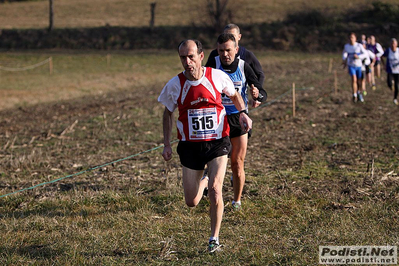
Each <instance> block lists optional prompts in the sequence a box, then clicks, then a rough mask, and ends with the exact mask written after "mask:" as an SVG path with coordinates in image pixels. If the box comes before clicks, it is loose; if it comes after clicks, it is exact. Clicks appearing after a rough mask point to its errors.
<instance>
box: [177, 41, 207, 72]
mask: <svg viewBox="0 0 399 266" xmlns="http://www.w3.org/2000/svg"><path fill="white" fill-rule="evenodd" d="M179 56H180V61H181V63H182V65H183V68H184V70H185V71H186V74H187V75H189V78H193V79H199V78H200V76H199V75H200V74H201V64H202V60H203V59H204V53H203V52H201V53H200V54H198V50H197V45H196V44H195V42H193V41H188V42H187V43H186V45H183V46H181V47H180V48H179Z"/></svg>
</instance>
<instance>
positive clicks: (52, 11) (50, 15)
mask: <svg viewBox="0 0 399 266" xmlns="http://www.w3.org/2000/svg"><path fill="white" fill-rule="evenodd" d="M49 20H50V22H49V26H48V31H52V29H53V25H54V24H53V22H54V21H53V20H54V9H53V0H50V8H49Z"/></svg>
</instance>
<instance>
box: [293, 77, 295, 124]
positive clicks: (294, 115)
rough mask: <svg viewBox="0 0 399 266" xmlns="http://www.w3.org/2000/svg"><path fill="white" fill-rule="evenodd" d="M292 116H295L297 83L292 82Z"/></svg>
mask: <svg viewBox="0 0 399 266" xmlns="http://www.w3.org/2000/svg"><path fill="white" fill-rule="evenodd" d="M292 117H295V83H292Z"/></svg>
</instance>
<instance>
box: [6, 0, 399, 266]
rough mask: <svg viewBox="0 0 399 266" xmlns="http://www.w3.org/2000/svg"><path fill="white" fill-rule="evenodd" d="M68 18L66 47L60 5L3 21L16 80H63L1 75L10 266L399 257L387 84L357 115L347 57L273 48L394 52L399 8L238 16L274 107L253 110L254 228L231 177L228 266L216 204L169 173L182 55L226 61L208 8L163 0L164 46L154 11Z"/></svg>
mask: <svg viewBox="0 0 399 266" xmlns="http://www.w3.org/2000/svg"><path fill="white" fill-rule="evenodd" d="M55 2H56V3H55V11H56V13H55V15H56V16H55V28H54V30H53V31H51V33H49V32H47V30H45V28H47V27H48V17H47V14H48V1H35V2H33V1H29V2H23V3H22V2H18V3H16V2H14V3H5V4H1V5H0V25H1V28H2V31H1V36H0V44H1V47H2V48H3V50H2V51H1V52H0V65H1V66H6V67H10V68H22V67H24V66H27V65H34V64H36V63H37V62H42V61H44V60H46V59H48V58H49V57H52V60H53V66H54V68H53V73H52V74H51V75H50V73H49V67H48V65H43V66H41V67H37V68H34V69H31V70H28V71H20V72H7V71H1V72H0V80H1V82H0V196H1V198H0V239H1V240H2V241H1V242H0V264H1V265H13V266H14V265H166V264H167V265H318V247H319V245H385V244H389V245H398V243H399V233H398V232H399V228H398V223H397V221H398V218H399V212H398V202H399V201H398V199H399V178H398V174H397V173H398V171H399V163H398V162H399V132H398V129H399V122H398V119H397V117H398V116H399V110H398V108H397V106H395V105H393V103H392V91H391V90H390V89H389V88H386V85H385V83H386V80H385V75H384V74H383V76H382V78H381V79H377V90H376V91H372V90H369V94H368V96H367V97H366V103H365V104H353V103H352V102H351V92H350V82H349V78H348V76H347V72H346V70H344V69H342V67H341V64H340V62H341V60H340V55H339V54H334V53H300V52H292V51H290V52H286V51H272V49H269V48H273V49H282V50H286V49H292V48H294V49H298V50H306V51H317V50H323V49H327V50H334V49H338V50H341V48H342V45H343V43H344V42H345V40H346V32H348V31H351V30H355V31H356V32H359V33H360V32H364V33H366V34H370V33H373V34H375V35H376V36H377V38H378V39H380V40H381V41H382V42H384V40H385V39H384V38H388V37H392V35H394V34H393V33H394V32H395V30H396V28H395V27H396V26H395V23H397V22H395V21H394V19H395V14H396V13H395V12H397V9H396V5H397V2H396V1H382V2H379V3H376V4H372V1H360V0H353V1H350V2H349V1H332V0H331V1H330V0H324V1H319V0H313V1H298V0H276V1H245V5H243V3H244V1H241V0H237V1H234V2H233V1H231V2H230V3H231V4H232V5H231V6H229V7H228V9H229V10H230V11H231V12H230V11H229V12H227V13H226V14H227V15H228V16H227V18H228V19H232V20H231V21H233V22H236V23H238V24H240V26H242V28H243V35H244V37H243V44H244V45H246V46H247V47H251V48H254V49H255V50H254V52H255V53H256V55H257V57H258V58H259V60H260V62H261V64H262V66H263V69H264V71H265V73H266V81H265V84H264V85H265V88H266V90H267V92H268V94H269V100H268V104H266V105H264V106H262V107H261V108H258V109H255V110H251V112H250V115H251V117H252V118H253V120H254V134H253V137H252V138H251V139H250V142H249V148H248V155H247V160H246V173H247V181H246V184H245V190H244V196H243V210H242V211H241V212H233V211H232V209H231V205H230V202H231V200H232V188H231V187H230V185H229V180H228V178H229V176H230V175H231V172H230V170H228V172H227V173H226V180H225V186H224V191H223V193H224V202H225V204H226V205H225V216H224V219H223V225H222V232H221V241H222V243H223V244H224V245H225V248H224V251H223V252H221V253H218V254H214V255H209V254H208V253H207V252H206V251H205V250H206V247H207V240H208V237H209V222H210V221H209V217H208V209H209V201H208V199H207V198H204V199H203V200H202V201H201V203H200V205H199V206H197V207H196V208H193V209H191V208H188V207H187V206H185V204H184V199H183V193H182V184H181V170H180V164H179V161H178V158H177V156H176V153H174V158H173V160H172V161H171V162H168V163H166V162H164V161H163V159H162V158H161V155H160V154H161V149H162V147H161V143H162V128H161V116H162V112H163V107H162V106H161V105H160V104H159V103H158V102H157V96H158V95H159V92H160V90H161V88H162V87H163V86H164V84H165V83H166V82H167V81H168V80H169V79H170V78H171V77H172V76H174V75H176V74H177V73H178V72H179V71H181V64H180V62H179V59H178V56H177V54H176V51H175V42H177V41H180V40H181V38H186V37H195V38H199V39H201V40H202V41H203V42H204V43H205V44H206V45H207V47H208V48H209V49H210V48H211V47H212V46H213V43H214V40H215V36H216V35H217V34H218V32H217V31H216V30H215V25H213V24H212V22H211V21H212V20H211V19H210V18H209V16H208V15H207V14H206V13H201V12H206V8H204V7H203V6H202V3H205V2H203V1H197V2H195V1H194V2H190V5H187V1H181V0H177V1H167V0H160V1H157V3H158V4H157V9H156V10H157V11H156V12H157V13H156V14H157V17H156V20H155V27H154V28H153V29H152V30H151V29H150V28H149V27H148V24H149V3H148V2H147V1H144V0H143V1H139V0H136V1H127V0H107V1H98V0H87V1H78V0H57V1H55ZM234 3H237V6H238V7H239V8H235V6H234ZM200 5H201V6H200ZM204 6H205V4H204ZM243 6H245V8H242V7H243ZM287 7H289V9H288V8H287ZM380 10H381V11H380ZM233 11H234V12H233ZM370 12H371V13H372V14H373V16H374V15H375V17H376V19H373V20H372V21H369V20H368V17H369V15H370ZM176 14H178V15H176ZM381 14H382V15H381ZM392 14H393V16H392V20H391V19H390V20H389V21H388V20H386V21H385V17H386V18H389V17H390V16H391V15H392ZM388 33H389V34H388ZM150 47H152V48H156V49H152V50H150V49H148V48H150ZM160 47H161V48H162V50H159V49H158V48H160ZM168 47H171V48H173V49H171V50H166V49H165V48H168ZM25 48H29V49H30V50H28V51H24V50H23V49H25ZM39 48H51V49H45V50H44V49H39ZM60 48H73V50H69V49H68V50H66V49H65V50H63V49H60ZM82 48H85V49H82ZM86 48H87V49H89V48H90V49H89V50H87V49H86ZM135 48H140V50H137V49H135ZM141 48H146V49H141ZM265 48H267V49H265ZM17 49H18V51H15V50H17ZM209 49H208V50H206V56H207V55H208V54H209V51H210V50H209ZM330 68H331V71H329V69H330ZM334 71H337V80H335V79H334ZM335 81H336V82H337V87H336V88H337V93H335V86H334V84H335ZM293 82H295V84H296V88H297V94H296V95H297V102H296V103H297V104H296V117H292V115H293V110H292V107H291V103H292V98H291V91H290V89H291V88H292V83H293ZM173 147H174V148H175V146H173ZM153 149H154V150H153ZM143 151H146V152H145V153H142V152H143ZM132 155H135V156H132ZM128 157H129V158H130V159H129V160H127V159H126V158H128ZM119 159H126V160H119ZM116 160H118V162H116ZM108 162H113V163H112V164H105V163H108ZM95 166H98V167H95ZM87 169H93V170H91V171H87V172H84V173H81V172H82V171H84V170H87ZM76 173H81V174H80V175H76V176H73V177H72V176H70V175H73V174H76ZM68 176H69V177H68ZM62 177H68V178H63V179H59V178H62ZM57 180H58V181H57ZM51 181H57V182H52V183H49V184H47V185H45V186H39V187H37V188H34V189H32V190H27V191H23V192H18V193H16V194H13V195H10V196H6V197H3V196H4V195H5V194H7V193H11V192H15V191H18V190H19V189H25V188H29V187H32V186H34V185H37V184H40V183H43V182H51Z"/></svg>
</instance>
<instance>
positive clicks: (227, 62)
mask: <svg viewBox="0 0 399 266" xmlns="http://www.w3.org/2000/svg"><path fill="white" fill-rule="evenodd" d="M217 51H218V54H219V55H218V56H216V57H215V64H214V65H212V64H210V65H209V66H210V67H212V68H216V69H221V70H223V71H224V72H225V73H227V74H228V75H229V77H230V78H231V80H232V81H233V83H234V86H235V89H236V90H237V91H238V92H239V93H240V94H241V96H242V98H243V99H244V102H245V105H246V106H247V102H248V97H247V85H249V86H250V91H251V95H252V99H253V101H254V102H258V103H259V104H260V103H261V102H263V101H265V100H266V98H267V94H266V91H265V90H264V89H263V88H262V85H261V83H260V82H259V81H258V79H257V76H256V75H255V73H254V71H253V70H252V68H251V67H250V66H249V64H248V63H246V62H245V61H244V60H242V59H240V58H238V57H237V56H236V54H237V53H238V46H237V42H236V40H235V37H234V35H233V34H230V33H223V34H221V35H220V36H219V37H218V39H217ZM222 102H223V105H224V107H225V108H226V113H227V120H228V122H229V125H230V141H231V144H232V150H231V153H230V159H231V169H232V172H233V190H234V199H233V202H232V205H233V208H234V210H239V209H240V208H241V196H242V191H243V188H244V183H245V170H244V160H245V155H246V153H247V145H248V134H247V132H245V131H243V130H241V128H240V125H239V123H238V118H239V110H237V109H236V108H235V106H234V105H233V104H232V102H231V100H230V99H229V98H228V97H222ZM259 104H257V105H259Z"/></svg>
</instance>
